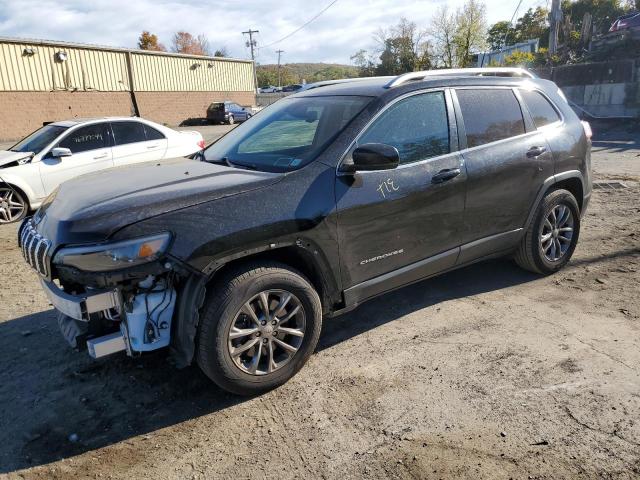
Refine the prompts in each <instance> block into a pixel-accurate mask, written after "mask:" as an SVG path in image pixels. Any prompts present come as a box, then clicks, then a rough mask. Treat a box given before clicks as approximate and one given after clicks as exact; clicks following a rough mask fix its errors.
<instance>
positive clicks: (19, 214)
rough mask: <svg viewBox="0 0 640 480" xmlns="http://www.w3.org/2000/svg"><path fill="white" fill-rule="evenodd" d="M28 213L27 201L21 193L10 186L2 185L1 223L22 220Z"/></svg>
mask: <svg viewBox="0 0 640 480" xmlns="http://www.w3.org/2000/svg"><path fill="white" fill-rule="evenodd" d="M26 214H27V202H26V201H25V199H24V198H22V195H20V193H19V192H18V191H16V190H14V189H12V188H9V187H0V224H3V223H12V222H17V221H18V220H22V219H23V218H24V217H25V215H26Z"/></svg>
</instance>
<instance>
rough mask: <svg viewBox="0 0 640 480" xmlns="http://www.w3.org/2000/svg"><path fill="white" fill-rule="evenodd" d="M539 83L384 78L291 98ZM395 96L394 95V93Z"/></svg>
mask: <svg viewBox="0 0 640 480" xmlns="http://www.w3.org/2000/svg"><path fill="white" fill-rule="evenodd" d="M540 81H541V80H539V79H534V78H527V77H500V76H456V75H451V76H449V75H433V76H427V77H424V78H420V79H415V80H411V81H408V82H404V83H402V84H399V85H398V86H394V87H391V88H390V87H389V86H388V85H389V83H390V82H389V78H388V77H371V78H368V79H366V80H363V81H360V82H345V83H334V84H331V85H326V86H323V87H320V88H314V89H309V90H305V91H303V92H299V93H295V94H294V95H291V97H294V98H299V97H318V96H327V95H360V96H369V97H381V96H387V95H389V96H396V93H398V92H407V91H411V90H417V89H423V88H436V87H446V86H473V85H478V86H483V85H485V86H486V85H496V86H498V85H505V86H514V85H521V84H523V83H527V82H534V83H538V82H540ZM394 92H395V93H394Z"/></svg>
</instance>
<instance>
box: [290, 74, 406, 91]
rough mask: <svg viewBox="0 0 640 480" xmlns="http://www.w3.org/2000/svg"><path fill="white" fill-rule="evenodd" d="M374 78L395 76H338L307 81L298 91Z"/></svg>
mask: <svg viewBox="0 0 640 480" xmlns="http://www.w3.org/2000/svg"><path fill="white" fill-rule="evenodd" d="M375 78H388V79H392V78H395V77H393V76H386V77H356V78H338V79H335V80H322V81H320V82H314V83H307V84H306V85H305V86H304V87H302V88H301V89H299V90H298V92H301V91H304V90H311V89H313V88H320V87H327V86H329V85H338V84H340V83H351V82H362V81H364V80H372V79H375Z"/></svg>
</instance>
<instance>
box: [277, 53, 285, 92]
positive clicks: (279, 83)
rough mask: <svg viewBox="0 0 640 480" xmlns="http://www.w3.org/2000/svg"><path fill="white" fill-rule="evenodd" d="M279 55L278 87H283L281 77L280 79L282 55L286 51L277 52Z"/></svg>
mask: <svg viewBox="0 0 640 480" xmlns="http://www.w3.org/2000/svg"><path fill="white" fill-rule="evenodd" d="M276 53H277V54H278V87H280V86H282V82H281V77H280V55H282V54H283V53H284V50H276Z"/></svg>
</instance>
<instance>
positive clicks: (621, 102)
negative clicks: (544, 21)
mask: <svg viewBox="0 0 640 480" xmlns="http://www.w3.org/2000/svg"><path fill="white" fill-rule="evenodd" d="M537 73H538V74H540V76H542V77H543V78H548V79H550V80H553V81H554V82H555V83H556V84H558V86H559V87H560V88H561V89H562V91H563V92H564V94H565V95H566V96H567V98H568V99H569V101H570V102H571V104H572V107H573V108H574V110H575V111H576V113H578V114H579V115H581V116H585V117H587V118H590V117H591V118H592V117H603V118H640V58H636V59H633V58H630V59H626V60H612V61H609V62H593V63H582V64H576V65H564V66H560V67H553V68H552V69H544V70H543V71H538V72H537Z"/></svg>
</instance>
